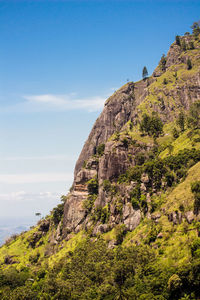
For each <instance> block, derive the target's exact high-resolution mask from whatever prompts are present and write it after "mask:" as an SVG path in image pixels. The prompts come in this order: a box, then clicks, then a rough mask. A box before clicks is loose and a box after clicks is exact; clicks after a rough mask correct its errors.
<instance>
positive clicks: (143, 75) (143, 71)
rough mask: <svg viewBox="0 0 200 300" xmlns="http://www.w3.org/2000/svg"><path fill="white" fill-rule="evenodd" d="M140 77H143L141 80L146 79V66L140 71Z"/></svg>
mask: <svg viewBox="0 0 200 300" xmlns="http://www.w3.org/2000/svg"><path fill="white" fill-rule="evenodd" d="M142 77H143V79H146V78H147V77H148V71H147V67H146V66H144V68H143V70H142Z"/></svg>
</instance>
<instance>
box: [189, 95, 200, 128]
mask: <svg viewBox="0 0 200 300" xmlns="http://www.w3.org/2000/svg"><path fill="white" fill-rule="evenodd" d="M188 125H189V127H192V128H194V129H198V128H200V100H197V101H196V102H194V103H193V104H192V105H191V106H190V110H189V116H188Z"/></svg>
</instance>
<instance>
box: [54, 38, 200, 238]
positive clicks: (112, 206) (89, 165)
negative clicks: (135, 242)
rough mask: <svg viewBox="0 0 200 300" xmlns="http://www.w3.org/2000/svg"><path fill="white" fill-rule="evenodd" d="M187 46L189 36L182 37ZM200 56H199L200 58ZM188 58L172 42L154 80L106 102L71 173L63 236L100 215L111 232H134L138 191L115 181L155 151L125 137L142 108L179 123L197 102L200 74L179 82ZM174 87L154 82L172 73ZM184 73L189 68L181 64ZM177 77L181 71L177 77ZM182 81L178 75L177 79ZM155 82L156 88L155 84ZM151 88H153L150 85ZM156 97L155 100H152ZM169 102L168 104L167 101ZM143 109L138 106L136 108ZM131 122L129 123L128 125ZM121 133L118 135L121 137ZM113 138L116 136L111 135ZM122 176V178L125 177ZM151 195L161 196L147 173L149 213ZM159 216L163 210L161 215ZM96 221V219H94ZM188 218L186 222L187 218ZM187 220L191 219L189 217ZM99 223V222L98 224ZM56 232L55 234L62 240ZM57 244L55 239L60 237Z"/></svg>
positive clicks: (173, 217) (143, 187) (178, 217)
mask: <svg viewBox="0 0 200 300" xmlns="http://www.w3.org/2000/svg"><path fill="white" fill-rule="evenodd" d="M184 39H185V40H186V44H187V43H189V40H190V37H184ZM199 56H200V55H199ZM187 59H188V55H187V54H186V53H184V52H183V51H182V49H181V47H180V46H178V45H177V44H176V43H173V44H172V45H171V47H170V49H169V51H168V53H167V56H166V64H165V66H164V67H163V66H160V65H159V66H158V67H157V68H156V70H155V72H154V73H153V77H149V78H148V79H146V80H141V81H139V82H137V83H133V82H130V83H127V84H126V85H124V86H123V87H122V88H120V89H119V90H118V91H117V92H115V93H114V94H113V95H112V96H111V97H110V98H109V99H108V100H107V101H106V103H105V106H104V109H103V112H102V113H101V115H100V116H99V118H98V119H97V120H96V122H95V124H94V126H93V128H92V131H91V133H90V135H89V137H88V139H87V141H86V142H85V144H84V147H83V149H82V151H81V154H80V156H79V159H78V161H77V163H76V167H75V171H74V183H73V188H72V190H71V193H70V194H69V196H68V199H67V201H66V203H65V206H64V218H63V233H62V234H63V237H64V238H66V237H67V235H68V234H69V233H70V232H78V231H79V230H81V229H86V230H87V228H90V227H91V219H92V218H91V214H95V213H96V212H100V214H101V211H102V213H103V214H104V213H105V214H106V213H107V216H106V222H108V225H109V226H111V227H113V226H114V225H116V224H122V223H123V224H125V225H126V228H127V229H128V230H133V229H134V228H136V226H138V224H139V223H140V220H141V212H140V210H139V209H138V210H134V209H133V207H132V205H131V203H130V202H131V192H132V191H133V189H134V188H136V186H137V184H138V183H137V182H131V183H128V184H127V183H120V180H119V179H120V178H119V176H121V175H123V174H126V172H127V170H128V169H129V168H130V167H134V166H135V164H136V161H137V160H136V159H135V157H137V154H138V153H145V152H146V153H147V152H148V151H149V150H151V149H152V148H153V143H151V142H149V143H148V144H145V143H144V142H143V143H142V142H141V141H135V140H132V135H131V134H129V126H130V124H131V126H138V122H139V120H138V117H139V118H140V117H141V114H142V113H143V112H144V110H143V109H144V108H142V107H143V105H144V107H145V106H146V107H145V109H147V110H148V109H150V112H151V111H152V110H153V111H155V112H157V113H159V115H160V117H161V119H162V121H163V123H165V122H170V121H173V120H174V119H176V118H177V112H179V111H180V108H181V109H184V110H188V109H189V107H190V105H191V103H192V102H194V101H196V100H197V99H200V73H199V72H196V71H195V72H191V73H190V74H189V76H190V80H187V78H185V77H184V76H185V75H183V78H181V80H178V78H177V72H176V71H178V70H179V68H180V67H181V68H183V70H184V67H183V64H186V63H187ZM172 67H173V71H172V73H173V72H174V74H172V75H173V76H174V77H173V76H172V78H173V85H170V88H169V86H168V85H167V84H164V85H163V84H161V85H162V86H161V85H160V83H159V80H157V78H156V77H158V76H161V75H162V74H163V73H164V72H165V71H167V70H169V68H170V70H171V68H172ZM185 67H186V68H185V70H187V65H185ZM178 73H179V72H178ZM179 76H182V75H179ZM156 81H157V82H158V84H156ZM154 83H155V84H154ZM152 97H154V98H155V101H151V98H152ZM169 99H170V101H169ZM139 104H142V106H139ZM128 121H129V123H128V124H127V122H128ZM119 132H120V134H119ZM114 133H115V135H114V137H112V135H113V134H114ZM101 144H104V146H105V147H104V152H103V153H101V155H100V154H99V153H98V148H97V147H98V146H99V145H101ZM124 176H126V175H124ZM92 178H97V182H98V195H95V197H94V198H93V201H94V203H93V202H92V203H91V206H92V207H90V208H89V211H88V210H87V211H86V209H84V207H83V202H84V201H85V200H87V198H88V190H87V182H88V181H89V180H90V179H92ZM105 182H107V184H108V186H109V184H110V187H111V189H110V190H109V188H108V190H105V189H104V183H105ZM161 183H162V189H163V190H165V189H166V188H167V186H166V182H165V181H162V182H161ZM150 185H151V188H152V189H151V192H152V193H155V194H156V195H159V194H161V191H158V188H157V186H156V184H155V182H153V180H152V178H150V177H149V176H148V174H146V173H143V174H142V177H141V182H140V192H141V193H142V194H145V195H146V199H147V203H148V209H149V208H150V202H151V196H150V190H149V187H150ZM163 213H165V211H164V210H163ZM146 216H147V217H148V218H151V219H153V220H154V221H155V222H158V219H159V216H158V215H156V214H153V215H152V216H151V214H150V209H149V210H148V211H146ZM98 218H99V219H98V220H100V219H101V215H100V217H98ZM168 218H169V220H170V221H171V222H173V224H180V223H181V222H182V214H181V213H180V212H172V213H170V214H169V215H168ZM186 218H187V217H186ZM188 218H189V219H190V216H188ZM99 222H100V221H99ZM92 225H94V234H97V233H99V232H104V231H105V230H107V229H105V228H106V226H104V225H105V224H103V225H102V224H101V225H102V226H100V224H99V223H98V224H92ZM60 234H61V233H59V234H58V235H60ZM58 239H59V237H58Z"/></svg>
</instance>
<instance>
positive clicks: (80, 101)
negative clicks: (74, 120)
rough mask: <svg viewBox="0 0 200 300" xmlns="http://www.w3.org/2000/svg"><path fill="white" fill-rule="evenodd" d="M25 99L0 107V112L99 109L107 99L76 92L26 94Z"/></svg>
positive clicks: (91, 110)
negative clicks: (80, 96)
mask: <svg viewBox="0 0 200 300" xmlns="http://www.w3.org/2000/svg"><path fill="white" fill-rule="evenodd" d="M22 98H23V100H22V101H20V102H18V103H16V104H15V105H12V106H6V107H0V112H2V113H5V112H8V113H9V112H25V113H26V112H27V113H28V112H42V111H53V112H55V111H57V112H59V111H69V110H85V111H88V112H94V111H99V110H101V109H102V108H103V106H104V103H105V101H106V98H107V97H106V96H105V97H100V96H94V97H88V98H78V97H77V96H76V94H69V95H54V94H42V95H25V96H23V97H22Z"/></svg>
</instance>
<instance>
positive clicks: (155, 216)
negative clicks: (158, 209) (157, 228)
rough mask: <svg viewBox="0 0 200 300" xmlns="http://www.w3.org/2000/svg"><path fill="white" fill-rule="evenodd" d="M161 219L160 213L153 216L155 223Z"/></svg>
mask: <svg viewBox="0 0 200 300" xmlns="http://www.w3.org/2000/svg"><path fill="white" fill-rule="evenodd" d="M160 217H161V214H160V213H156V214H152V215H151V219H152V220H154V221H155V220H157V219H160Z"/></svg>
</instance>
